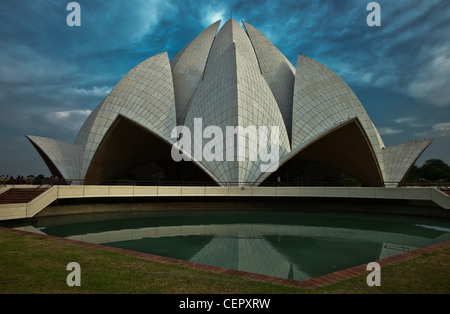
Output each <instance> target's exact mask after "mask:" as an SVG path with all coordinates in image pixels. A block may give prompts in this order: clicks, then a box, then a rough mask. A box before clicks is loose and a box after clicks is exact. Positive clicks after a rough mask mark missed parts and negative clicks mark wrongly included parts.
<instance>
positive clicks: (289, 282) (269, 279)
mask: <svg viewBox="0 0 450 314" xmlns="http://www.w3.org/2000/svg"><path fill="white" fill-rule="evenodd" d="M0 230H4V231H9V232H13V233H19V234H26V235H31V236H37V237H42V238H49V239H54V240H58V241H64V242H67V243H71V244H74V245H78V246H84V247H88V248H94V249H101V250H105V251H110V252H117V253H121V254H125V255H128V256H133V257H136V258H141V259H145V260H149V261H154V262H160V263H166V264H179V265H185V266H187V267H189V268H193V269H198V270H202V271H209V272H213V273H220V274H228V275H236V276H240V277H244V278H248V279H251V280H255V281H260V282H265V283H272V284H276V285H284V286H291V287H297V288H303V289H313V288H317V287H323V286H326V285H329V284H333V283H337V282H339V281H342V280H345V279H349V278H353V277H357V276H360V275H363V274H367V273H368V271H367V270H366V267H367V265H366V264H363V265H358V266H354V267H351V268H347V269H343V270H339V271H336V272H333V273H330V274H326V275H322V276H319V277H315V278H311V279H307V280H304V281H298V280H293V279H284V278H279V277H273V276H266V275H261V274H255V273H250V272H246V271H241V270H233V269H228V268H223V267H217V266H210V265H205V264H199V263H194V262H189V261H183V260H179V259H175V258H170V257H164V256H159V255H153V254H148V253H142V252H137V251H132V250H127V249H122V248H115V247H111V246H106V245H102V244H94V243H88V242H82V241H78V240H72V239H66V238H62V237H57V236H52V235H47V234H39V233H33V232H30V231H24V230H17V229H11V228H5V227H0ZM447 247H450V241H445V242H441V243H437V244H433V245H430V246H427V247H424V248H420V249H416V250H413V251H409V252H405V253H401V254H398V255H394V256H391V257H387V258H384V259H381V260H377V261H375V262H377V263H378V264H380V266H381V267H383V266H388V265H395V264H398V263H400V262H404V261H407V260H410V259H413V258H416V257H418V256H420V255H421V254H423V253H430V252H433V251H437V250H441V249H444V248H447Z"/></svg>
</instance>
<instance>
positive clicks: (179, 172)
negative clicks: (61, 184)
mask: <svg viewBox="0 0 450 314" xmlns="http://www.w3.org/2000/svg"><path fill="white" fill-rule="evenodd" d="M171 149H172V146H171V145H170V144H168V143H167V142H165V141H163V140H162V139H161V138H159V137H158V136H156V135H155V134H152V133H151V132H149V131H148V130H146V129H144V128H143V127H141V126H139V125H138V124H136V123H134V122H132V121H131V120H129V119H127V118H124V117H122V116H119V117H118V118H117V119H116V121H115V122H114V123H113V125H112V126H111V128H110V129H109V130H108V133H107V134H106V135H105V137H104V138H103V140H102V142H101V143H100V145H99V147H98V149H97V152H96V154H95V155H94V158H93V159H92V162H91V165H90V167H89V169H88V171H87V174H86V178H85V184H135V185H180V184H189V185H205V184H207V185H217V184H216V183H215V182H214V180H212V178H211V177H210V176H209V175H208V174H206V173H205V172H204V171H203V170H201V169H200V168H199V167H198V166H197V165H195V164H194V163H192V162H189V161H180V162H175V161H174V160H173V159H172V157H171Z"/></svg>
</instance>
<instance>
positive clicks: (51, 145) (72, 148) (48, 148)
mask: <svg viewBox="0 0 450 314" xmlns="http://www.w3.org/2000/svg"><path fill="white" fill-rule="evenodd" d="M28 139H29V140H30V141H31V142H32V143H33V144H34V145H36V146H38V147H39V149H41V151H43V152H44V153H45V155H46V156H47V157H48V158H49V159H50V161H51V162H52V163H53V165H54V166H55V167H56V168H57V169H58V171H59V172H60V173H61V175H62V176H63V177H64V178H67V179H73V178H81V174H80V169H81V157H82V153H83V147H82V146H81V145H77V144H70V143H67V142H61V141H57V140H54V139H50V138H44V137H38V136H28Z"/></svg>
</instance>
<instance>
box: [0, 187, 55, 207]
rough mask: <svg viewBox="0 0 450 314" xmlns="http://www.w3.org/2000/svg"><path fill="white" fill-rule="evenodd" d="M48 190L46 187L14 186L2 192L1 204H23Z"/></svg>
mask: <svg viewBox="0 0 450 314" xmlns="http://www.w3.org/2000/svg"><path fill="white" fill-rule="evenodd" d="M45 191H47V188H45V187H42V188H41V187H39V188H34V187H33V188H12V189H9V190H7V191H5V192H4V193H2V194H0V204H22V203H28V202H31V201H32V200H33V199H35V198H36V197H38V196H39V195H41V194H42V193H44V192H45Z"/></svg>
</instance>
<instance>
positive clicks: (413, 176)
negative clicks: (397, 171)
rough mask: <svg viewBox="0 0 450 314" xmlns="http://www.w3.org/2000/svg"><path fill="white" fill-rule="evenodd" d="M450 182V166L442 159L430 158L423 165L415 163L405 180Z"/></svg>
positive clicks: (411, 181) (410, 181)
mask: <svg viewBox="0 0 450 314" xmlns="http://www.w3.org/2000/svg"><path fill="white" fill-rule="evenodd" d="M424 181H426V182H436V183H437V182H450V166H449V165H447V164H446V163H445V162H444V161H442V160H440V159H429V160H427V161H425V163H424V164H423V165H422V167H417V166H416V165H414V166H413V167H412V168H411V170H410V171H409V173H408V175H407V176H406V178H405V182H408V183H413V182H415V183H417V182H424Z"/></svg>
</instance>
